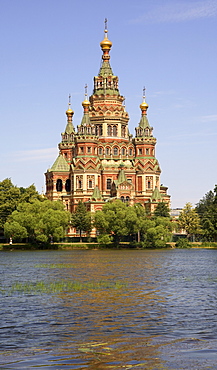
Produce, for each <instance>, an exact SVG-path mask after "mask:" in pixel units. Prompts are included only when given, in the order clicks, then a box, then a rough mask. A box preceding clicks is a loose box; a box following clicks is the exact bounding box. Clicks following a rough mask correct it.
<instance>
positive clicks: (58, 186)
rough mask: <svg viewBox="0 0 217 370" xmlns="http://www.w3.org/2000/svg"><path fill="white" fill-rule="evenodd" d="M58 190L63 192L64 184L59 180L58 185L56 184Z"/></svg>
mask: <svg viewBox="0 0 217 370" xmlns="http://www.w3.org/2000/svg"><path fill="white" fill-rule="evenodd" d="M56 190H57V191H59V192H61V191H62V190H63V182H62V180H61V179H58V180H57V183H56Z"/></svg>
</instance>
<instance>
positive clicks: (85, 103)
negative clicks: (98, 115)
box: [82, 99, 90, 107]
mask: <svg viewBox="0 0 217 370" xmlns="http://www.w3.org/2000/svg"><path fill="white" fill-rule="evenodd" d="M89 105H90V102H89V100H87V99H85V100H84V101H83V102H82V107H89Z"/></svg>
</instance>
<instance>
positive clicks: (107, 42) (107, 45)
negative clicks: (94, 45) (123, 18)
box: [100, 30, 112, 50]
mask: <svg viewBox="0 0 217 370" xmlns="http://www.w3.org/2000/svg"><path fill="white" fill-rule="evenodd" d="M100 46H101V49H102V50H110V49H111V47H112V42H111V41H110V40H109V39H108V37H107V30H105V38H104V40H102V41H101V42H100Z"/></svg>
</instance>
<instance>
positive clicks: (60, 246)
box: [0, 242, 217, 251]
mask: <svg viewBox="0 0 217 370" xmlns="http://www.w3.org/2000/svg"><path fill="white" fill-rule="evenodd" d="M118 248H119V249H131V250H132V249H140V248H139V247H135V246H132V245H130V243H123V244H120V245H119V247H118ZM166 248H206V249H217V243H214V242H204V243H202V242H194V243H191V242H189V243H188V246H183V247H181V246H180V247H178V246H177V245H176V243H174V242H171V243H167V245H166ZM49 249H51V250H52V249H53V250H73V249H83V250H88V249H89V250H91V249H117V247H115V246H114V245H112V244H110V245H108V246H107V247H106V246H101V245H99V244H98V243H54V244H47V245H35V244H29V243H14V244H12V245H10V244H0V250H3V251H13V250H49ZM141 249H142V248H141Z"/></svg>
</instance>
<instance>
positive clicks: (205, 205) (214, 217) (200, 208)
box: [195, 185, 217, 242]
mask: <svg viewBox="0 0 217 370" xmlns="http://www.w3.org/2000/svg"><path fill="white" fill-rule="evenodd" d="M195 210H196V212H197V213H198V215H199V217H200V220H201V227H202V229H203V237H204V239H205V240H208V241H215V242H216V241H217V185H216V186H215V188H214V191H211V190H210V191H209V192H208V193H206V194H205V196H204V197H203V198H202V199H201V200H200V201H199V202H198V203H197V205H196V208H195Z"/></svg>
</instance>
